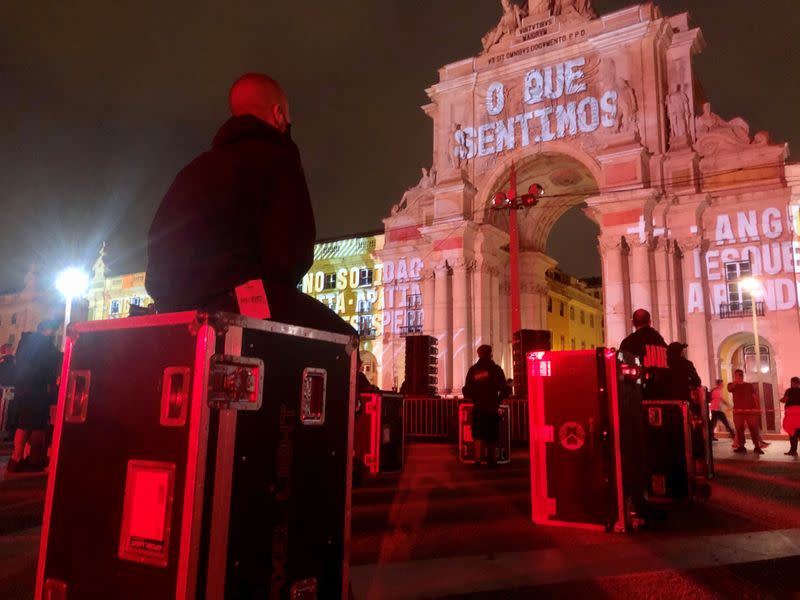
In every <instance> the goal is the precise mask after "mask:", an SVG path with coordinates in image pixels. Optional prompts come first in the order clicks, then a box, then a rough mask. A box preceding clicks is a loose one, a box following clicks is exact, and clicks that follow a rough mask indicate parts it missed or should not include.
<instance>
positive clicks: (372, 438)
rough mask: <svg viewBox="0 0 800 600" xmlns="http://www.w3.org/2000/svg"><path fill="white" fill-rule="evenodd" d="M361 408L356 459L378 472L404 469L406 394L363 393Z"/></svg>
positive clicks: (375, 472)
mask: <svg viewBox="0 0 800 600" xmlns="http://www.w3.org/2000/svg"><path fill="white" fill-rule="evenodd" d="M360 400H361V412H360V413H359V414H357V415H356V422H355V431H354V433H353V448H354V456H353V458H354V459H355V460H359V461H361V463H362V464H363V465H364V466H365V467H367V468H368V469H369V472H370V473H371V474H372V475H375V474H377V473H396V472H398V471H402V470H403V453H404V448H405V444H404V441H403V437H404V435H403V406H404V398H403V396H402V395H400V394H393V393H390V392H370V393H365V394H361V395H360Z"/></svg>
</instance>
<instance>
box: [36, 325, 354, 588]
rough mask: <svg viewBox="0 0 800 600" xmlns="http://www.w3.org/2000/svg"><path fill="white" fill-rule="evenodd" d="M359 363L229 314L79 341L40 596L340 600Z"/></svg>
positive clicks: (60, 437)
mask: <svg viewBox="0 0 800 600" xmlns="http://www.w3.org/2000/svg"><path fill="white" fill-rule="evenodd" d="M355 350H357V345H356V344H355V339H353V338H350V337H349V336H344V335H337V334H332V333H327V332H323V331H318V330H313V329H306V328H303V327H298V326H292V325H286V324H282V323H277V322H272V321H259V320H254V319H249V318H246V317H241V316H238V315H229V314H221V313H220V314H214V315H205V314H203V313H197V312H184V313H172V314H162V315H154V316H145V317H136V318H129V319H119V320H109V321H94V322H88V323H81V324H78V325H77V326H75V327H73V328H72V329H71V335H70V338H69V339H68V341H67V347H66V351H65V356H64V367H63V371H62V381H63V382H64V384H63V385H62V387H61V389H60V394H59V402H58V412H57V419H56V428H55V440H54V446H53V454H52V460H51V471H50V477H49V480H48V485H47V498H46V502H45V513H44V524H43V528H42V536H41V548H40V554H39V566H38V571H37V578H36V598H37V599H52V600H56V599H60V600H63V599H68V600H79V599H84V598H91V599H96V598H122V599H131V600H133V599H136V600H140V599H142V598H152V599H156V598H178V599H187V600H188V599H194V598H207V599H220V598H237V599H238V598H276V599H290V598H291V599H303V600H310V599H313V598H338V597H342V596H343V595H344V593H345V590H346V588H347V586H348V563H349V556H348V547H349V530H350V464H351V462H350V461H351V456H352V430H353V429H352V427H353V406H354V399H355V388H354V383H353V382H354V381H355V369H356V354H355Z"/></svg>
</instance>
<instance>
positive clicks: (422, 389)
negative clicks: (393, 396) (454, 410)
mask: <svg viewBox="0 0 800 600" xmlns="http://www.w3.org/2000/svg"><path fill="white" fill-rule="evenodd" d="M438 354H439V348H438V342H437V340H436V338H435V337H433V336H430V335H409V336H407V337H406V380H405V388H404V391H405V393H407V394H413V395H420V396H435V395H436V387H437V382H438V377H437V361H438Z"/></svg>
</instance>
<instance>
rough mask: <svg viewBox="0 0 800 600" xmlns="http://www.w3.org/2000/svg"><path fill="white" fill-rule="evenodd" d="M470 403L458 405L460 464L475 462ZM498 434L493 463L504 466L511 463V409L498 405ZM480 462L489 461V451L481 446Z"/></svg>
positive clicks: (484, 445) (484, 446)
mask: <svg viewBox="0 0 800 600" xmlns="http://www.w3.org/2000/svg"><path fill="white" fill-rule="evenodd" d="M472 407H473V404H472V402H464V403H462V404H459V405H458V458H459V460H460V461H461V462H465V463H474V462H475V439H474V438H473V437H472ZM499 410H500V424H499V428H500V433H499V435H498V438H497V446H496V447H495V456H494V461H495V462H496V463H497V464H500V465H504V464H508V463H510V462H511V407H510V406H509V405H508V404H501V405H500V408H499ZM481 460H482V461H488V460H489V449H488V448H487V447H486V444H483V445H482V446H481Z"/></svg>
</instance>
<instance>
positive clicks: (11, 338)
mask: <svg viewBox="0 0 800 600" xmlns="http://www.w3.org/2000/svg"><path fill="white" fill-rule="evenodd" d="M16 341H17V335H16V334H14V333H11V334H9V336H8V343H9V344H11V345H12V346H13V345H14V342H16Z"/></svg>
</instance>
